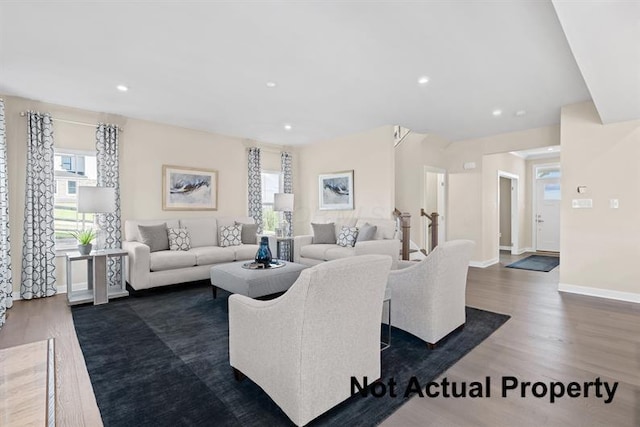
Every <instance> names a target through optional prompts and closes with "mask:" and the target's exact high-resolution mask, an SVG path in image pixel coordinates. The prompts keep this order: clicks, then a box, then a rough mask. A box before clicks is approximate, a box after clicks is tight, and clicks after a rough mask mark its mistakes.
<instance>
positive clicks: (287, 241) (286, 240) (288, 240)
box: [276, 237, 293, 262]
mask: <svg viewBox="0 0 640 427" xmlns="http://www.w3.org/2000/svg"><path fill="white" fill-rule="evenodd" d="M276 240H277V242H278V248H277V251H278V254H277V256H278V259H281V260H283V261H289V262H293V237H276ZM283 246H285V247H287V248H288V249H289V251H288V252H287V256H286V257H284V258H283V255H282V247H283Z"/></svg>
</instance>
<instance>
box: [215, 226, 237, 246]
mask: <svg viewBox="0 0 640 427" xmlns="http://www.w3.org/2000/svg"><path fill="white" fill-rule="evenodd" d="M218 243H219V244H220V247H222V248H226V247H227V246H238V245H241V244H242V224H240V225H229V226H222V227H218Z"/></svg>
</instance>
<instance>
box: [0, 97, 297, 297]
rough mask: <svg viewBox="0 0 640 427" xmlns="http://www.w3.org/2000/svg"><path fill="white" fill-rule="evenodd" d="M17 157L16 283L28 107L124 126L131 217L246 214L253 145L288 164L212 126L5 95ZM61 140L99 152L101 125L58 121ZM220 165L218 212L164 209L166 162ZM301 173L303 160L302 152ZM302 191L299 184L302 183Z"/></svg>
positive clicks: (78, 267) (77, 267)
mask: <svg viewBox="0 0 640 427" xmlns="http://www.w3.org/2000/svg"><path fill="white" fill-rule="evenodd" d="M3 98H4V100H5V116H6V127H7V153H8V157H9V183H10V212H9V219H10V224H11V253H12V255H13V257H12V264H13V284H14V285H13V287H14V290H15V291H16V294H17V293H18V292H17V291H18V290H19V288H20V266H21V263H22V260H21V253H22V233H23V220H24V215H23V210H24V193H25V164H26V139H27V132H26V118H25V117H20V112H21V111H26V110H38V111H42V112H45V111H46V112H50V113H52V115H53V117H54V118H58V119H65V120H73V121H78V122H87V123H98V122H99V121H103V122H109V123H114V124H118V125H119V126H121V127H123V128H124V132H122V133H121V134H120V187H121V199H122V202H121V203H122V220H123V223H124V221H125V220H127V219H131V218H177V217H187V216H192V217H198V216H206V215H219V216H223V215H245V214H246V212H247V191H246V182H247V167H246V164H247V161H246V147H247V146H255V145H259V146H261V148H263V153H262V154H263V155H262V163H263V167H264V168H265V169H271V170H279V169H280V150H281V149H283V147H279V146H272V145H265V144H257V143H255V142H254V141H247V140H241V139H239V138H233V137H227V136H223V135H217V134H213V133H208V132H202V131H195V130H189V129H184V128H179V127H174V126H168V125H164V124H159V123H152V122H147V121H142V120H135V119H127V118H125V117H121V116H113V115H107V114H102V113H96V112H91V111H84V110H79V109H74V108H68V107H62V106H58V105H53V104H47V103H42V102H38V101H32V100H27V99H23V98H18V97H11V96H4V97H3ZM53 129H54V143H55V146H56V147H58V148H67V149H74V150H83V151H95V127H93V126H82V125H78V124H69V123H64V122H61V121H59V120H58V121H54V126H53ZM163 164H169V165H178V166H188V167H197V168H207V169H217V170H218V172H219V182H218V211H217V212H210V211H192V212H189V211H163V210H162V189H161V186H162V165H163ZM293 167H294V176H295V174H296V173H297V171H296V169H297V159H296V155H295V154H294V165H293ZM294 190H295V189H294ZM63 260H64V258H61V257H60V258H58V259H57V262H56V276H57V284H58V286H62V285H64V284H65V283H66V282H65V281H66V275H65V271H64V270H65V268H64V262H63ZM82 272H83V268H82V264H81V263H75V264H74V281H78V280H80V281H81V280H83V274H82Z"/></svg>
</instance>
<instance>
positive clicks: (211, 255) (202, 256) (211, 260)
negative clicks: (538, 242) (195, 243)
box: [189, 246, 235, 265]
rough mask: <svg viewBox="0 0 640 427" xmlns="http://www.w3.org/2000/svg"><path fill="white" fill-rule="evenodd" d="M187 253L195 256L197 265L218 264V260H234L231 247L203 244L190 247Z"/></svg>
mask: <svg viewBox="0 0 640 427" xmlns="http://www.w3.org/2000/svg"><path fill="white" fill-rule="evenodd" d="M189 253H192V254H194V256H195V257H196V264H197V265H209V264H218V263H220V262H232V261H235V252H234V251H233V248H221V247H219V246H203V247H200V248H191V250H190V251H189Z"/></svg>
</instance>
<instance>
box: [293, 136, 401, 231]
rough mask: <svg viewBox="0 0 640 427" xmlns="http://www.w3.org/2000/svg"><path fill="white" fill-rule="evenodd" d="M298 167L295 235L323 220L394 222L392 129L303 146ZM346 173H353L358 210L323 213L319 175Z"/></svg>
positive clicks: (308, 229) (355, 200)
mask: <svg viewBox="0 0 640 427" xmlns="http://www.w3.org/2000/svg"><path fill="white" fill-rule="evenodd" d="M298 164H299V174H298V178H299V179H298V182H299V188H300V189H301V191H300V193H299V194H298V195H297V196H296V212H295V215H294V218H295V219H294V230H295V233H296V234H305V233H308V232H310V221H311V220H312V219H314V218H316V217H320V216H325V217H362V218H364V217H369V218H391V216H392V212H393V209H394V207H395V175H394V169H395V167H394V156H393V128H392V127H391V126H383V127H379V128H376V129H372V130H369V131H366V132H361V133H357V134H354V135H348V136H344V137H340V138H335V139H332V140H328V141H322V142H319V143H315V144H311V145H306V146H303V147H301V148H300V149H299V163H298ZM346 170H353V171H354V202H355V210H343V211H320V210H319V209H318V205H319V203H318V175H320V174H324V173H331V172H340V171H346Z"/></svg>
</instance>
